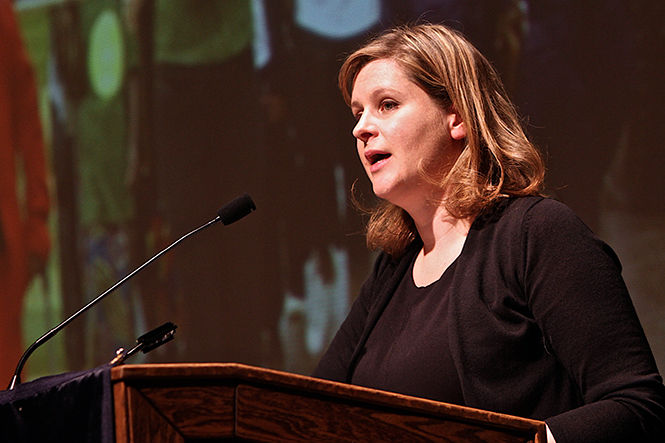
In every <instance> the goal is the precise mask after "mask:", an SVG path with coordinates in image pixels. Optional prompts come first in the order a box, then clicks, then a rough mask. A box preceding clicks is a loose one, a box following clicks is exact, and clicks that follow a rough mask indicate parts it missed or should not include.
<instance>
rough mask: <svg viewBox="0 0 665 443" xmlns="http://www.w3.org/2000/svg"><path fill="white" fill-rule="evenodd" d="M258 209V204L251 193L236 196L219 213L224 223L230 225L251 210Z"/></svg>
mask: <svg viewBox="0 0 665 443" xmlns="http://www.w3.org/2000/svg"><path fill="white" fill-rule="evenodd" d="M255 209H256V205H255V204H254V201H253V200H252V197H250V196H249V194H243V195H241V196H240V197H236V198H234V199H233V200H231V201H230V202H228V203H227V204H225V205H224V207H222V209H220V210H219V211H217V215H219V218H220V219H221V221H222V224H224V225H230V224H231V223H233V222H237V221H238V220H240V219H241V218H243V217H244V216H246V215H248V214H249V213H250V212H252V211H253V210H255Z"/></svg>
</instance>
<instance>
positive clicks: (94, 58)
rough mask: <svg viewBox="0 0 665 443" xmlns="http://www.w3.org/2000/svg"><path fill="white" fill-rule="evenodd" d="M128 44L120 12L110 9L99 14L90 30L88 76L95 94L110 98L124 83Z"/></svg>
mask: <svg viewBox="0 0 665 443" xmlns="http://www.w3.org/2000/svg"><path fill="white" fill-rule="evenodd" d="M123 72H124V46H123V38H122V29H121V24H120V20H119V19H118V16H117V14H116V13H115V12H114V11H112V10H111V9H107V10H105V11H103V12H102V13H100V14H99V16H97V19H96V20H95V23H94V24H93V25H92V28H91V30H90V43H89V46H88V75H89V76H90V83H91V85H92V89H93V90H94V91H95V93H96V94H97V95H98V96H99V97H101V98H103V99H105V100H108V99H110V98H111V97H113V96H114V95H115V94H116V93H117V92H118V90H119V89H120V85H121V84H122V76H123Z"/></svg>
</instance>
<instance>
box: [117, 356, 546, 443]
mask: <svg viewBox="0 0 665 443" xmlns="http://www.w3.org/2000/svg"><path fill="white" fill-rule="evenodd" d="M111 379H112V383H113V392H114V411H115V421H116V441H117V442H120V443H138V442H157V441H159V442H190V441H199V440H206V439H207V440H217V441H219V440H223V441H259V442H282V441H308V442H311V441H349V442H351V441H353V442H358V441H370V442H381V441H409V442H420V441H423V442H424V441H444V442H445V441H450V442H498V443H503V442H506V443H509V442H536V443H545V441H546V438H545V425H544V423H543V422H541V421H536V420H529V419H524V418H519V417H513V416H509V415H505V414H498V413H494V412H488V411H482V410H478V409H473V408H467V407H461V406H456V405H451V404H447V403H440V402H435V401H430V400H424V399H420V398H415V397H409V396H405V395H399V394H394V393H388V392H384V391H377V390H373V389H367V388H361V387H357V386H351V385H347V384H343V383H335V382H329V381H325V380H320V379H315V378H311V377H305V376H301V375H295V374H290V373H286V372H281V371H276V370H271V369H263V368H257V367H253V366H246V365H241V364H235V363H211V364H203V363H197V364H154V365H126V366H119V367H116V368H113V370H112V371H111Z"/></svg>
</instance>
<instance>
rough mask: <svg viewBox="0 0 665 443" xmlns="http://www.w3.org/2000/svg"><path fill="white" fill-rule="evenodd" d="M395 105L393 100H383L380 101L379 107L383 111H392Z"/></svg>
mask: <svg viewBox="0 0 665 443" xmlns="http://www.w3.org/2000/svg"><path fill="white" fill-rule="evenodd" d="M396 107H397V103H395V102H394V101H391V100H385V101H383V102H381V109H382V110H383V111H392V110H393V109H395V108H396Z"/></svg>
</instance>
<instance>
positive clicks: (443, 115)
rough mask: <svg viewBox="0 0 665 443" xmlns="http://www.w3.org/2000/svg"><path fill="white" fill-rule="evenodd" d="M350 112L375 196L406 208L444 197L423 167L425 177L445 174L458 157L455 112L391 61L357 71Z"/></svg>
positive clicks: (460, 128) (459, 125)
mask: <svg viewBox="0 0 665 443" xmlns="http://www.w3.org/2000/svg"><path fill="white" fill-rule="evenodd" d="M351 111H352V112H353V114H354V116H355V117H356V119H357V124H356V126H355V127H354V128H353V136H354V137H355V138H356V140H357V142H356V145H357V148H358V155H359V156H360V161H361V162H362V164H363V167H364V168H365V172H366V173H367V176H368V177H369V179H370V181H371V182H372V187H373V189H374V193H375V194H376V195H377V196H378V197H380V198H383V199H386V200H388V201H390V202H391V203H393V204H395V205H397V206H400V207H401V208H403V209H405V210H406V211H407V212H410V208H411V207H413V205H414V204H416V205H418V204H420V205H422V203H423V202H424V201H426V199H428V198H430V197H434V198H442V197H443V195H442V190H441V189H440V188H439V187H438V186H436V185H434V184H433V183H431V180H428V179H426V178H425V177H424V176H423V174H422V170H423V169H422V168H423V167H424V170H425V171H426V172H427V173H428V175H430V176H431V175H432V174H445V173H446V172H448V169H449V168H450V167H451V166H452V164H453V163H454V161H455V160H456V159H457V157H458V156H459V154H460V152H461V149H462V142H461V140H462V139H463V138H464V137H465V136H466V133H465V132H464V126H463V123H462V122H461V121H460V119H459V116H458V115H457V114H454V113H449V112H446V110H444V109H443V107H442V106H441V104H440V103H438V102H437V101H435V100H434V99H433V98H432V97H430V96H429V95H428V94H427V93H426V92H425V91H424V90H423V89H421V88H420V87H419V86H418V85H416V84H415V83H414V82H412V81H411V80H410V79H409V78H408V77H407V74H406V72H405V70H404V69H403V68H402V67H401V66H400V65H399V64H398V63H397V62H395V61H394V60H391V59H379V60H374V61H372V62H370V63H368V64H367V65H365V66H364V67H363V68H362V69H361V70H360V72H359V73H358V75H357V77H356V81H355V83H354V86H353V91H352V94H351ZM452 112H454V111H452ZM421 165H422V167H421Z"/></svg>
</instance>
